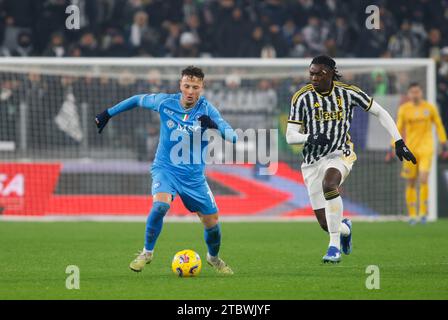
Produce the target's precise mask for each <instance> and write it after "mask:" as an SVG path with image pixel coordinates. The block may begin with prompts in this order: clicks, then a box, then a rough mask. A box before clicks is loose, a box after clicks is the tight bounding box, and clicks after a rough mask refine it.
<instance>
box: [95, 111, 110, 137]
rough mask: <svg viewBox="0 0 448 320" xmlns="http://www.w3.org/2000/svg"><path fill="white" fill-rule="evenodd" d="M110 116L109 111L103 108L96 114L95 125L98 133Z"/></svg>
mask: <svg viewBox="0 0 448 320" xmlns="http://www.w3.org/2000/svg"><path fill="white" fill-rule="evenodd" d="M110 118H111V116H110V115H109V112H107V110H104V111H103V112H101V113H98V114H97V115H96V117H95V122H96V127H97V128H98V129H99V130H98V133H101V131H103V129H104V127H105V126H106V124H107V122H108V121H109V119H110Z"/></svg>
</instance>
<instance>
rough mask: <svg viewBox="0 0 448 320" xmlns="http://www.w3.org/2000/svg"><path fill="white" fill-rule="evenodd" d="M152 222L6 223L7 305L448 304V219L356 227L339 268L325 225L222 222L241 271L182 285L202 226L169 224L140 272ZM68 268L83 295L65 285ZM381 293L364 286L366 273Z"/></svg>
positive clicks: (1, 229) (0, 226)
mask: <svg viewBox="0 0 448 320" xmlns="http://www.w3.org/2000/svg"><path fill="white" fill-rule="evenodd" d="M144 228H145V225H144V223H117V222H111V223H103V222H50V223H34V222H25V223H24V222H0V300H4V299H181V300H182V299H283V300H286V299H448V249H447V248H448V233H447V231H448V221H447V220H440V221H438V222H436V223H429V224H427V225H417V226H414V227H411V226H409V225H407V224H406V223H404V222H381V223H367V222H354V229H353V237H354V238H353V241H354V250H353V253H352V254H351V255H350V256H343V260H342V262H341V263H340V264H338V265H324V264H322V263H321V258H322V256H323V255H324V253H325V249H326V247H327V244H328V236H327V235H326V234H325V233H324V232H323V231H321V230H320V228H319V226H318V225H317V223H300V222H288V223H282V222H279V223H267V222H260V223H230V222H228V223H225V222H224V223H222V231H223V244H222V248H221V256H222V257H223V258H224V259H225V261H226V262H228V263H229V265H231V266H232V268H233V269H234V271H235V275H233V276H230V277H229V276H223V275H218V274H216V273H215V272H214V271H213V270H212V269H211V268H210V267H209V266H208V265H207V264H206V263H205V262H204V263H203V266H202V272H201V274H200V275H199V276H198V277H196V278H178V277H176V276H175V275H174V274H173V273H172V271H171V268H170V266H171V259H172V257H173V255H174V253H175V252H177V251H179V250H181V249H187V248H189V249H193V250H195V251H197V252H198V253H199V254H200V255H201V257H202V258H203V259H204V258H205V253H206V246H205V243H204V241H203V228H202V225H201V224H200V223H199V222H198V223H166V224H165V225H164V228H163V230H162V234H161V236H160V238H159V241H158V244H157V247H156V252H155V258H154V260H153V262H152V263H151V264H150V265H148V266H147V267H146V268H145V270H143V272H141V273H134V272H132V271H131V270H130V269H129V268H128V265H129V262H130V261H131V260H132V259H133V258H134V255H133V254H134V253H136V252H137V251H139V250H140V249H141V248H142V246H143V242H142V241H143V233H144ZM68 265H76V266H78V267H79V269H80V289H79V290H68V289H66V287H65V283H66V278H67V277H68V274H66V273H65V271H66V267H67V266H68ZM369 265H376V266H378V267H379V270H380V289H379V290H375V289H373V290H368V289H367V288H366V279H367V277H368V276H369V274H366V268H367V266H369Z"/></svg>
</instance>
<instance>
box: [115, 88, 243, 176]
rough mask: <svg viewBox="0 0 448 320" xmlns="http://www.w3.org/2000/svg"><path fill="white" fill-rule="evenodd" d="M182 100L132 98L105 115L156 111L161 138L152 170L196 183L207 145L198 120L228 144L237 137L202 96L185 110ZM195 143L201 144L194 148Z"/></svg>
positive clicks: (157, 96) (178, 96)
mask: <svg viewBox="0 0 448 320" xmlns="http://www.w3.org/2000/svg"><path fill="white" fill-rule="evenodd" d="M181 97H182V94H181V93H177V94H165V93H158V94H141V95H135V96H133V97H131V98H129V99H126V100H124V101H122V102H120V103H119V104H117V105H115V106H114V107H112V108H109V109H108V113H109V115H110V116H112V117H113V116H115V115H117V114H119V113H121V112H123V111H127V110H130V109H132V108H135V107H137V106H138V107H142V108H146V109H150V110H153V111H157V112H158V113H159V115H160V136H159V145H158V147H157V152H156V156H155V159H154V163H153V167H152V170H153V171H154V170H155V169H167V170H169V172H170V174H171V175H173V176H175V177H177V178H180V179H181V180H187V181H190V182H195V181H197V182H199V181H203V179H204V170H205V163H204V160H205V159H203V157H202V155H204V154H206V152H207V150H206V148H207V145H208V141H202V139H201V137H202V133H203V131H204V130H203V129H201V127H200V124H199V122H198V118H199V117H200V116H202V115H207V116H209V117H210V118H211V119H212V120H213V121H214V122H215V123H216V124H217V125H218V130H219V131H220V133H221V136H222V137H223V138H224V139H226V140H227V141H231V142H233V143H235V142H236V140H237V135H236V133H235V131H234V130H233V129H232V127H231V126H230V125H229V124H228V123H227V122H226V121H225V120H224V119H223V118H222V117H221V115H220V113H219V111H218V110H217V109H216V108H215V107H214V106H213V105H212V104H211V103H210V102H208V101H207V99H205V97H203V96H201V97H200V98H199V100H198V102H197V103H196V105H195V106H194V107H193V108H191V109H188V110H185V109H184V108H183V107H182V105H181V103H180V101H181ZM194 141H196V142H197V141H201V142H200V144H195V143H193V142H194ZM199 146H200V148H199ZM185 150H188V152H184V151H185ZM185 153H188V154H185Z"/></svg>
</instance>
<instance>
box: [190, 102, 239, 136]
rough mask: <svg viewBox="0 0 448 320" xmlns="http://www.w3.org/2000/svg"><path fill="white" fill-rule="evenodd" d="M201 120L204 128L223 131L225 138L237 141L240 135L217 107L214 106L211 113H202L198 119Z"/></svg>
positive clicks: (222, 134)
mask: <svg viewBox="0 0 448 320" xmlns="http://www.w3.org/2000/svg"><path fill="white" fill-rule="evenodd" d="M198 120H199V121H200V122H201V127H202V128H204V129H216V130H218V131H219V132H220V133H221V136H222V138H223V139H225V140H227V141H229V142H232V143H236V141H237V140H238V135H237V134H236V132H235V130H233V128H232V126H231V125H230V124H228V123H227V121H225V120H224V119H223V118H222V117H221V114H220V113H219V111H218V110H217V109H216V108H214V107H213V108H212V109H211V110H210V112H209V115H202V116H200V117H199V119H198Z"/></svg>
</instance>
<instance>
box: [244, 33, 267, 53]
mask: <svg viewBox="0 0 448 320" xmlns="http://www.w3.org/2000/svg"><path fill="white" fill-rule="evenodd" d="M265 44H266V39H265V35H264V32H263V28H262V27H261V26H255V28H254V29H253V30H252V34H251V38H250V39H247V40H246V41H244V42H243V43H242V45H241V56H242V57H245V58H260V57H261V51H262V49H263V47H264V46H265Z"/></svg>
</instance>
